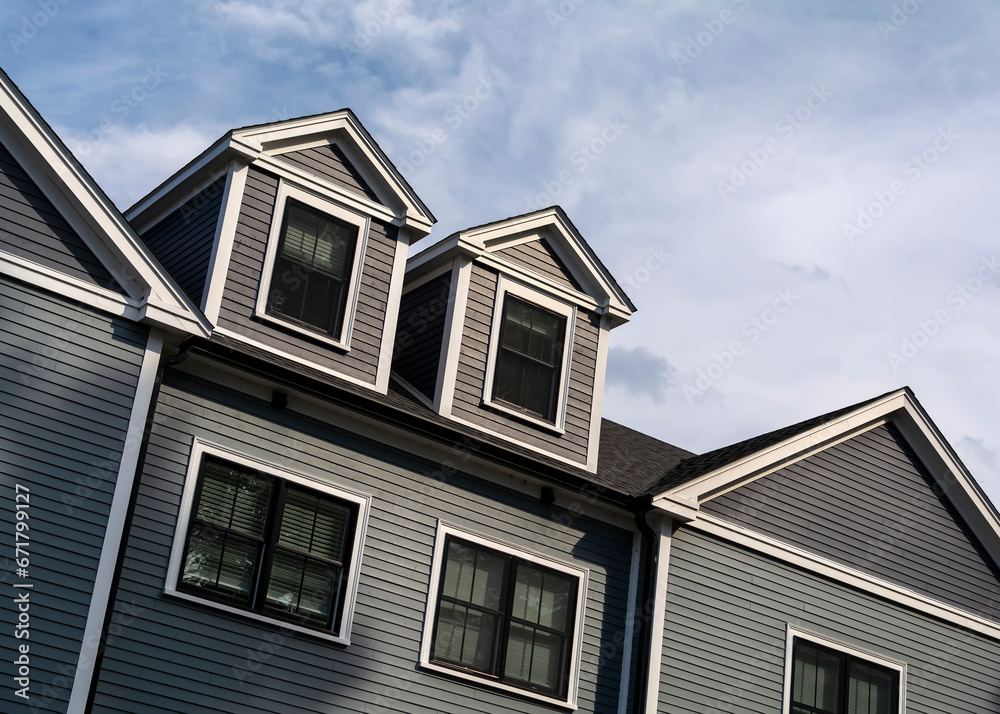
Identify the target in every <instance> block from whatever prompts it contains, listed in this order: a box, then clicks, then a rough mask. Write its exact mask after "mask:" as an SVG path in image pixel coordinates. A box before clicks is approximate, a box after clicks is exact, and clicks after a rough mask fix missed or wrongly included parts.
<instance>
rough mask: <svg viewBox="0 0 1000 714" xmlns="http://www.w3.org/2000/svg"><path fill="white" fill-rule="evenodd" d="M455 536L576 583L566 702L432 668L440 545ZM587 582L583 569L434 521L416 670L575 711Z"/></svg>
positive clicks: (482, 678)
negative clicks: (574, 579) (434, 534)
mask: <svg viewBox="0 0 1000 714" xmlns="http://www.w3.org/2000/svg"><path fill="white" fill-rule="evenodd" d="M449 535H451V536H455V537H456V538H461V539H462V540H466V541H469V542H470V543H475V544H476V545H481V546H483V547H484V548H490V549H492V550H495V551H498V552H500V553H504V554H505V555H510V556H513V557H515V558H520V559H521V560H527V561H529V562H531V563H536V564H538V565H541V566H543V567H546V568H551V569H552V570H557V571H559V572H561V573H565V574H567V575H569V576H571V577H574V578H577V579H578V583H579V584H578V587H577V591H576V624H575V625H574V628H573V648H572V651H571V653H570V665H569V674H568V677H567V686H566V699H558V698H556V697H549V696H546V695H544V694H539V693H537V692H532V691H529V690H526V689H520V688H518V687H513V686H511V685H509V684H502V683H500V682H495V681H492V680H489V679H486V678H484V677H478V676H476V675H474V674H467V673H465V672H462V671H461V670H457V669H453V668H451V667H444V666H442V665H438V664H434V663H433V662H431V646H432V645H433V642H432V638H433V636H434V620H435V618H436V617H437V607H438V592H439V590H440V585H441V571H442V568H443V566H444V549H445V548H444V544H445V538H446V537H447V536H449ZM589 580H590V571H589V570H587V569H586V568H579V567H576V566H573V565H567V564H566V563H562V562H560V561H558V560H552V559H551V558H548V557H546V556H544V555H541V554H539V553H535V552H533V551H531V550H527V549H525V548H523V547H522V546H518V545H514V544H513V543H508V542H507V541H502V540H498V539H496V538H492V537H490V536H488V535H484V534H482V533H476V532H475V531H470V530H466V529H465V528H463V527H461V526H458V525H455V524H453V523H448V522H446V521H441V520H439V521H438V528H437V537H436V538H435V539H434V558H433V561H432V563H431V577H430V584H429V586H428V591H427V612H426V615H425V617H424V630H423V636H422V637H421V640H420V666H421V667H422V668H423V669H427V670H430V671H433V672H439V673H441V674H445V675H447V676H449V677H457V678H459V679H464V680H467V681H470V682H475V683H476V684H480V685H482V686H484V687H489V688H491V689H498V690H502V691H504V692H510V693H512V694H516V695H518V696H521V697H527V698H529V699H536V700H538V701H541V702H547V703H549V704H558V705H559V706H561V707H564V708H568V709H576V708H577V690H578V689H579V684H580V659H581V656H582V654H583V628H584V622H585V621H586V615H587V613H586V605H587V586H588V583H589Z"/></svg>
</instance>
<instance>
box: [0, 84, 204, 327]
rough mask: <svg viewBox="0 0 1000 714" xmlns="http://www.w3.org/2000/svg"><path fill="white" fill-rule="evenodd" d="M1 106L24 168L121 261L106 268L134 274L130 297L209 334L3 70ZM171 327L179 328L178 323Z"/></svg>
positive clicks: (102, 252) (105, 254) (98, 250)
mask: <svg viewBox="0 0 1000 714" xmlns="http://www.w3.org/2000/svg"><path fill="white" fill-rule="evenodd" d="M0 110H2V111H3V112H4V114H5V118H6V121H5V122H4V125H5V127H6V128H7V129H8V130H9V131H10V132H11V134H12V135H13V137H15V138H16V139H17V141H16V142H15V143H16V145H15V146H10V147H8V150H10V151H11V153H15V152H16V153H15V158H17V159H18V161H19V162H20V163H21V164H22V166H23V168H24V170H25V171H28V172H29V174H30V175H31V177H32V179H33V180H34V181H35V183H36V184H38V186H39V188H40V189H41V190H42V191H43V192H44V193H45V194H46V195H47V197H48V198H49V200H50V201H52V202H53V204H54V205H55V206H56V209H57V210H59V211H60V213H62V214H63V217H64V218H65V219H66V220H67V221H68V222H69V223H70V225H71V226H73V228H74V229H75V230H77V232H78V233H79V234H80V237H81V239H83V241H84V242H85V243H87V245H88V247H90V248H91V250H93V251H94V253H95V255H97V256H98V257H99V258H102V259H103V260H104V261H107V260H109V259H110V260H113V261H116V262H117V263H119V265H105V267H106V268H108V269H109V271H110V272H111V273H112V274H113V275H116V276H119V275H126V276H129V275H133V276H134V278H135V283H138V284H139V285H136V284H135V283H132V284H128V283H131V281H129V280H126V281H125V282H126V283H127V284H125V285H122V287H123V288H125V290H126V291H127V292H128V293H129V295H130V297H132V298H133V299H136V300H139V301H148V300H150V299H155V300H158V301H159V302H161V303H162V304H164V305H171V306H172V307H171V310H172V311H175V312H177V313H178V314H185V321H186V322H187V323H188V324H198V325H199V327H200V328H201V329H198V330H196V332H198V333H200V334H202V335H204V336H207V335H208V334H209V333H210V328H209V327H208V324H207V322H206V321H205V320H204V317H203V316H201V314H200V313H199V311H198V310H197V308H196V307H195V306H194V305H193V304H192V303H191V302H190V300H189V299H188V298H187V296H186V295H184V293H183V291H182V290H181V289H180V288H179V287H178V286H177V285H175V284H174V283H173V281H172V280H171V279H170V277H169V276H168V275H167V273H166V271H164V270H163V268H162V267H161V266H160V264H159V263H158V262H157V260H156V258H155V257H154V256H153V254H152V253H151V252H150V251H149V249H148V248H146V246H145V245H144V244H143V243H142V241H141V240H140V239H139V237H138V236H137V235H136V234H135V232H134V231H133V230H132V228H131V227H130V226H129V224H128V223H127V222H126V221H125V219H124V217H123V216H122V214H121V213H120V212H119V211H118V209H117V208H116V207H115V206H114V205H113V204H112V203H111V201H110V200H109V199H108V198H107V196H105V195H104V193H103V192H102V191H101V190H100V188H98V186H97V184H96V183H94V181H93V179H92V178H91V177H90V175H89V174H87V172H86V171H85V170H84V169H83V167H82V166H81V165H80V164H79V162H77V160H76V159H75V158H74V157H73V155H72V154H71V153H70V152H69V150H68V149H67V148H66V146H65V145H64V144H63V143H62V141H61V140H60V139H59V138H58V137H57V136H56V135H55V133H54V132H53V131H52V130H51V129H50V128H49V127H48V125H46V124H45V123H44V122H43V121H42V120H41V117H39V116H38V114H37V112H35V110H34V108H33V107H31V105H30V104H29V103H28V101H27V100H26V99H25V98H24V97H23V95H21V93H20V91H19V90H18V89H17V88H16V87H14V86H13V84H12V83H10V82H9V80H8V79H7V77H6V75H0ZM109 254H110V255H109ZM102 262H103V261H102ZM154 322H155V320H154ZM171 322H172V323H173V322H174V321H171ZM165 327H168V328H169V329H177V328H176V326H175V325H174V324H171V325H165Z"/></svg>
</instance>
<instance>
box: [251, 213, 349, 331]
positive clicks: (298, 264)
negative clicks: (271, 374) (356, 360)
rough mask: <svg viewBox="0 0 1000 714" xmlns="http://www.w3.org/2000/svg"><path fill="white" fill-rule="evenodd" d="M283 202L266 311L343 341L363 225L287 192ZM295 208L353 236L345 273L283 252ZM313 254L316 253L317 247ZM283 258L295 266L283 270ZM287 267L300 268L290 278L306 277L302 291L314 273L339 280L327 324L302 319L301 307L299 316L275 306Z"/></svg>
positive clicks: (282, 320) (346, 257) (300, 279)
mask: <svg viewBox="0 0 1000 714" xmlns="http://www.w3.org/2000/svg"><path fill="white" fill-rule="evenodd" d="M281 204H282V205H281V210H282V217H281V229H280V231H279V232H278V236H277V246H276V248H275V251H274V258H273V260H272V262H271V269H270V275H269V277H268V284H267V286H266V291H265V295H266V300H265V301H264V313H265V314H266V315H267V316H268V317H270V318H272V319H275V320H279V321H281V322H286V323H288V324H290V325H293V326H294V327H296V328H298V329H301V330H305V331H306V332H307V333H314V334H315V335H317V336H319V337H323V338H327V339H332V340H334V341H335V342H343V341H344V339H343V335H344V325H345V322H346V317H347V314H348V306H349V304H350V302H351V300H352V298H353V296H352V294H351V292H352V291H351V286H352V284H353V281H354V277H355V275H354V273H355V272H356V271H355V265H356V263H357V257H358V250H359V246H361V245H362V241H361V235H360V233H361V229H360V228H359V226H358V225H356V224H354V223H351V222H350V221H346V220H343V219H342V218H338V217H337V216H335V215H333V214H331V213H329V212H327V211H324V210H322V209H321V208H317V207H316V206H312V205H310V204H309V203H306V202H304V201H301V200H299V199H297V198H294V197H293V196H286V197H285V199H284V201H282V202H281ZM292 209H294V210H298V211H302V212H305V213H307V214H310V215H311V216H312V217H313V218H316V219H317V220H319V221H326V222H328V223H330V224H332V225H333V226H335V227H337V228H340V229H344V230H346V232H347V234H348V235H349V236H350V245H349V246H348V247H347V248H346V249H345V253H344V261H343V274H342V275H336V274H334V273H333V272H332V271H326V270H323V269H321V268H317V267H315V266H314V265H306V264H305V263H304V262H303V261H301V260H300V259H297V258H295V257H293V256H285V255H284V250H285V246H286V244H287V237H288V226H289V218H290V214H291V211H292ZM317 245H318V243H317ZM313 255H314V256H315V250H314V253H313ZM282 261H286V262H287V263H289V264H290V265H291V266H293V267H291V268H285V269H284V270H283V265H282ZM286 270H293V271H300V272H298V273H297V274H295V275H292V276H291V279H289V282H295V281H304V282H305V283H306V287H304V288H303V292H307V291H308V284H309V280H310V278H311V277H312V274H313V273H315V274H317V275H321V276H324V277H326V278H327V279H329V280H333V281H336V282H337V283H338V285H339V288H338V290H339V294H338V295H337V296H336V297H335V298H334V305H333V310H332V315H331V320H330V324H329V325H328V326H327V327H325V328H324V327H323V326H321V325H318V324H316V323H314V322H310V321H308V320H304V319H302V317H301V312H302V310H300V316H299V317H296V316H295V315H292V314H286V313H285V312H283V311H282V309H281V307H280V306H275V304H274V292H275V290H277V289H278V285H277V283H278V281H280V280H282V279H284V278H283V276H284V272H285V271H286ZM305 300H306V298H305V297H303V310H304V307H305Z"/></svg>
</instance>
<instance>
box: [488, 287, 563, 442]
mask: <svg viewBox="0 0 1000 714" xmlns="http://www.w3.org/2000/svg"><path fill="white" fill-rule="evenodd" d="M575 316H576V309H575V308H574V307H572V306H570V305H567V304H566V303H563V302H561V301H559V300H557V299H555V298H553V297H550V296H549V295H546V294H544V293H542V292H539V291H537V290H533V289H531V288H528V287H526V286H524V285H521V284H520V283H515V282H514V281H512V280H509V279H506V278H504V277H500V280H499V285H498V287H497V301H496V306H495V311H494V316H493V329H492V333H493V334H492V335H491V337H490V356H489V365H488V367H487V379H486V385H485V390H484V391H485V393H484V395H483V401H484V403H486V404H488V405H489V406H491V407H492V408H494V409H497V410H499V411H503V412H505V413H508V414H513V415H516V416H518V417H520V418H521V419H522V420H525V421H529V422H531V423H534V424H538V425H540V426H544V427H545V428H547V429H550V430H556V431H560V432H561V431H562V429H563V427H564V423H565V411H566V409H565V405H566V392H567V389H566V387H567V385H566V382H567V377H568V375H567V372H568V365H569V362H570V359H569V358H570V353H571V352H572V342H573V334H572V333H573V324H574V319H575Z"/></svg>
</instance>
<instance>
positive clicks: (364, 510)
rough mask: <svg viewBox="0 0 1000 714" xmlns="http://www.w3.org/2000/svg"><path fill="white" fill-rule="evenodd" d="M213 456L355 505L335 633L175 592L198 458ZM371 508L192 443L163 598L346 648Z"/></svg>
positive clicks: (337, 490) (279, 470) (345, 492)
mask: <svg viewBox="0 0 1000 714" xmlns="http://www.w3.org/2000/svg"><path fill="white" fill-rule="evenodd" d="M206 454H208V455H210V456H217V457H219V458H222V459H225V460H226V461H231V462H233V463H236V464H239V465H240V466H246V467H247V468H251V469H254V470H256V471H261V472H263V473H266V474H269V475H271V476H274V477H276V478H280V479H284V480H285V481H289V482H291V483H296V484H299V485H301V486H305V487H307V488H310V489H312V490H314V491H320V492H322V493H325V494H328V495H330V496H333V497H335V498H339V499H341V500H343V501H347V502H349V503H353V504H355V505H356V506H357V507H358V516H357V520H356V522H355V526H354V547H353V549H352V551H351V562H350V565H349V567H348V571H347V578H346V581H345V588H344V592H343V595H342V598H343V602H344V605H343V608H344V611H343V613H342V614H341V618H340V623H341V625H340V632H339V633H335V632H326V631H324V630H320V629H316V628H310V627H302V626H301V625H296V624H294V623H291V622H287V621H285V620H279V619H277V618H273V617H268V616H266V615H261V614H259V613H256V612H249V611H247V610H241V609H240V608H237V607H230V606H229V605H225V604H223V603H220V602H216V601H214V600H209V599H207V598H201V597H198V596H197V595H193V594H191V593H186V592H180V591H178V590H177V581H178V578H179V577H180V571H181V560H182V559H183V557H184V547H185V545H186V543H187V535H188V526H189V524H190V522H191V511H192V509H193V507H194V496H195V493H196V492H197V490H198V474H199V471H200V470H201V462H202V457H203V456H204V455H206ZM370 510H371V496H369V495H366V494H363V493H359V492H357V491H352V490H349V489H345V488H343V487H340V486H333V485H331V484H330V483H327V482H326V481H323V480H320V479H319V478H316V477H315V476H310V475H307V474H302V473H296V472H293V471H289V470H287V469H285V468H284V467H281V466H277V465H275V464H271V463H268V462H266V461H261V460H259V459H254V458H250V457H247V456H245V455H243V454H240V453H238V452H236V451H232V450H231V449H227V448H226V447H224V446H219V445H217V444H212V443H210V442H206V441H202V440H200V439H197V438H196V439H195V440H194V444H193V445H192V448H191V459H190V461H189V462H188V468H187V473H186V474H185V476H184V491H183V493H182V495H181V507H180V511H179V513H178V515H177V526H176V528H175V529H174V542H173V547H172V548H171V550H170V562H169V564H168V566H167V581H166V585H165V586H164V589H163V592H164V594H166V595H170V596H172V597H176V598H179V599H182V600H189V601H191V602H196V603H198V604H200V605H205V606H207V607H211V608H214V609H216V610H222V611H223V612H228V613H231V614H234V615H238V616H240V617H244V618H247V619H250V620H256V621H258V622H266V623H268V624H271V625H275V626H278V627H281V628H282V629H284V630H291V631H293V632H302V633H304V634H308V635H311V636H314V637H319V638H322V639H325V640H329V641H331V642H335V643H337V644H341V645H349V644H351V624H352V622H353V620H354V603H355V600H356V598H357V594H358V581H359V578H360V575H361V554H362V553H363V552H364V542H365V531H366V530H367V527H368V514H369V511H370Z"/></svg>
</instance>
